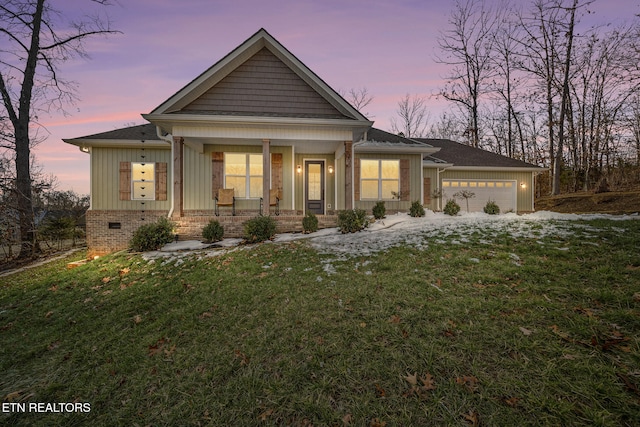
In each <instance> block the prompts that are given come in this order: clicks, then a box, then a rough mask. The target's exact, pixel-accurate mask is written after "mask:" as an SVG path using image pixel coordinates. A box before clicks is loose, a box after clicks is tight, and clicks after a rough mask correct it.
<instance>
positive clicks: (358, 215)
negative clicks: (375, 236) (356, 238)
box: [338, 209, 369, 234]
mask: <svg viewBox="0 0 640 427" xmlns="http://www.w3.org/2000/svg"><path fill="white" fill-rule="evenodd" d="M368 225H369V221H368V220H367V212H366V211H365V210H364V209H353V210H346V211H340V212H338V228H340V232H341V233H343V234H344V233H356V232H358V231H360V230H362V229H363V228H366V227H367V226H368Z"/></svg>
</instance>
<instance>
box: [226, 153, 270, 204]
mask: <svg viewBox="0 0 640 427" xmlns="http://www.w3.org/2000/svg"><path fill="white" fill-rule="evenodd" d="M229 154H236V155H244V156H245V174H244V175H236V174H227V156H228V155H229ZM223 155H224V159H223V165H222V175H223V186H224V188H228V187H227V177H228V176H229V177H242V178H244V179H245V189H244V194H243V195H238V196H236V198H238V199H242V200H258V199H260V198H261V197H262V195H259V196H256V197H251V178H254V179H255V178H260V182H261V183H263V182H264V168H263V169H262V174H261V175H251V160H250V159H251V156H259V157H260V158H261V161H262V162H264V157H263V155H262V153H246V152H224V154H223ZM269 161H271V159H269ZM234 188H235V187H234ZM261 193H262V186H261Z"/></svg>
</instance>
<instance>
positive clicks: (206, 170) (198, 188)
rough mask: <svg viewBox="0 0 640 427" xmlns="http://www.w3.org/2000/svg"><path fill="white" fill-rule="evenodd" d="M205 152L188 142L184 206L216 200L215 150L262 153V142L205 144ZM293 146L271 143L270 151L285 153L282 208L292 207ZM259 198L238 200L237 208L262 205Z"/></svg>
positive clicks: (200, 205) (211, 205) (206, 205)
mask: <svg viewBox="0 0 640 427" xmlns="http://www.w3.org/2000/svg"><path fill="white" fill-rule="evenodd" d="M203 151H204V152H203V153H198V152H197V151H195V150H193V149H191V148H190V147H189V146H185V147H184V209H185V210H211V211H213V209H214V207H215V203H214V200H213V181H212V173H213V166H212V153H214V152H222V153H255V154H262V146H258V145H209V144H207V145H205V146H204V150H203ZM291 151H292V149H291V147H276V146H272V147H270V152H271V153H281V154H282V166H283V174H282V180H283V182H282V186H283V199H282V200H281V201H280V209H285V210H286V209H291V194H292V181H291V172H292V171H291V162H292V154H291ZM259 207H260V206H259V202H258V201H257V200H237V201H236V209H239V210H241V209H250V210H255V209H259Z"/></svg>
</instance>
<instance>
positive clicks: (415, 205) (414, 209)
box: [409, 200, 424, 217]
mask: <svg viewBox="0 0 640 427" xmlns="http://www.w3.org/2000/svg"><path fill="white" fill-rule="evenodd" d="M409 215H411V216H412V217H419V216H424V207H423V206H422V205H421V204H420V200H416V201H414V202H412V203H411V207H410V208H409Z"/></svg>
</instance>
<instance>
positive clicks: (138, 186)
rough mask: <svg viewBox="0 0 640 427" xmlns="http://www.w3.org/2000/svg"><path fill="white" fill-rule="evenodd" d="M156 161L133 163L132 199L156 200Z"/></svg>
mask: <svg viewBox="0 0 640 427" xmlns="http://www.w3.org/2000/svg"><path fill="white" fill-rule="evenodd" d="M155 176H156V173H155V163H131V192H132V193H131V194H132V197H131V199H132V200H155V195H156V192H155V188H156V185H155Z"/></svg>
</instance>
